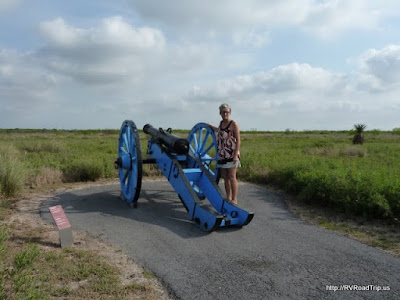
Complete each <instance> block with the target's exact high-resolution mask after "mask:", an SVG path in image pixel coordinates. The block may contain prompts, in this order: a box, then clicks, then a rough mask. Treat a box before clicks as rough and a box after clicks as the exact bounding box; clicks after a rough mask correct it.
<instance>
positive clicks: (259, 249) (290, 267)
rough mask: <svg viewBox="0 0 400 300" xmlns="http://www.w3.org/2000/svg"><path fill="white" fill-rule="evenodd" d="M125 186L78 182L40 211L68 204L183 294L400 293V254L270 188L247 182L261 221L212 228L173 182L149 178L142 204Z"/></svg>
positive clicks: (245, 196) (76, 226)
mask: <svg viewBox="0 0 400 300" xmlns="http://www.w3.org/2000/svg"><path fill="white" fill-rule="evenodd" d="M119 194H120V187H119V185H118V184H114V185H104V186H96V187H91V188H86V189H80V190H73V191H70V192H67V193H62V194H59V195H57V196H55V197H54V198H51V199H48V200H45V201H44V202H43V203H42V205H41V209H40V213H41V216H42V218H43V219H44V220H46V221H48V222H53V221H52V219H51V216H50V214H49V211H48V207H50V206H53V205H59V204H60V205H62V206H63V208H64V210H65V213H66V215H67V216H68V219H69V221H70V223H71V224H72V228H73V230H83V231H87V232H89V233H91V234H93V235H96V236H98V237H100V238H101V239H103V240H105V241H106V242H109V243H112V244H114V245H116V246H117V247H119V248H121V249H123V250H124V251H125V252H126V253H127V254H128V255H129V256H130V257H131V258H132V259H133V260H134V261H136V262H137V263H139V264H140V265H142V266H144V267H145V268H146V269H148V270H150V271H151V272H153V273H154V274H155V275H156V276H157V277H158V278H159V279H160V280H161V282H163V283H164V284H165V286H166V287H167V288H168V290H169V291H170V294H171V297H172V298H176V299H213V300H214V299H296V300H298V299H400V259H399V258H396V257H394V256H393V255H391V254H388V253H386V252H384V251H382V250H379V249H375V248H373V247H370V246H367V245H365V244H362V243H360V242H358V241H355V240H352V239H350V238H347V237H345V236H343V235H340V234H337V233H334V232H331V231H329V230H325V229H322V228H318V227H315V226H312V225H309V224H307V223H305V222H303V221H301V220H299V219H298V218H297V217H295V216H294V215H292V214H291V212H290V211H289V210H288V209H287V207H286V205H285V203H284V201H283V200H282V196H280V195H279V194H278V193H275V192H273V191H271V190H268V189H267V188H265V187H260V186H257V185H253V184H244V183H240V186H239V199H240V206H241V207H243V208H244V209H247V210H250V211H253V212H255V216H254V219H253V220H252V222H251V223H250V224H248V225H247V226H244V227H242V228H221V229H218V230H217V231H214V232H212V233H205V232H203V231H201V230H200V229H199V228H198V227H197V226H196V225H194V223H193V222H191V221H190V220H189V217H188V214H187V213H186V210H185V209H184V207H183V205H182V204H181V202H180V200H179V199H178V197H177V195H176V194H175V193H174V191H173V189H172V188H171V187H170V185H169V183H168V182H167V181H144V182H143V185H142V192H141V196H140V198H139V202H138V208H136V209H133V208H129V207H127V205H126V204H125V203H124V202H123V201H122V200H120V198H119ZM387 288H390V290H389V291H384V290H383V289H387ZM335 289H344V290H342V291H340V290H337V291H335ZM379 289H382V290H380V291H378V290H379Z"/></svg>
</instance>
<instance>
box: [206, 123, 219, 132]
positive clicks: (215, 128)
mask: <svg viewBox="0 0 400 300" xmlns="http://www.w3.org/2000/svg"><path fill="white" fill-rule="evenodd" d="M207 125H208V126H209V127H211V129H212V130H214V131H218V127H215V126H214V125H211V124H207Z"/></svg>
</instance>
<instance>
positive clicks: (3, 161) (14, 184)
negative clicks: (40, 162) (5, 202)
mask: <svg viewBox="0 0 400 300" xmlns="http://www.w3.org/2000/svg"><path fill="white" fill-rule="evenodd" d="M19 154H20V153H19V151H18V150H17V149H15V148H13V147H10V146H8V147H1V148H0V193H1V194H2V195H4V196H6V197H14V196H16V195H17V194H18V193H19V192H21V191H22V189H23V185H24V181H25V173H26V172H25V169H24V166H23V164H22V163H21V161H20V160H19Z"/></svg>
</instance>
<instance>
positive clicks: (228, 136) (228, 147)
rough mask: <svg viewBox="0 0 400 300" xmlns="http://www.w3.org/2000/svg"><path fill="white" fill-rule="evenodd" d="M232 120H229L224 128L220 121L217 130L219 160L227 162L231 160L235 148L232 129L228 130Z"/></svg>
mask: <svg viewBox="0 0 400 300" xmlns="http://www.w3.org/2000/svg"><path fill="white" fill-rule="evenodd" d="M232 122H233V121H230V122H229V124H228V126H226V128H222V121H221V123H220V124H219V127H218V132H217V144H218V160H219V161H226V162H228V161H232V160H233V156H234V154H235V149H236V138H235V137H234V134H233V130H230V126H231V124H232Z"/></svg>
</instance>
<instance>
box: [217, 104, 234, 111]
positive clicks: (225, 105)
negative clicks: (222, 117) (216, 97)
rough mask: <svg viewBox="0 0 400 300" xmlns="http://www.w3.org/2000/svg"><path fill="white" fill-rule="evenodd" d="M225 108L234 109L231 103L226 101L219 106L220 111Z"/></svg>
mask: <svg viewBox="0 0 400 300" xmlns="http://www.w3.org/2000/svg"><path fill="white" fill-rule="evenodd" d="M223 108H227V109H229V112H231V111H232V109H231V107H230V105H229V104H226V103H224V104H221V105H220V106H219V111H221V110H222V109H223Z"/></svg>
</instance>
